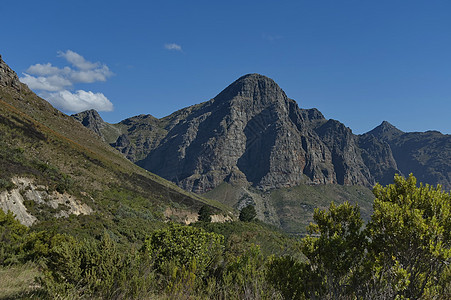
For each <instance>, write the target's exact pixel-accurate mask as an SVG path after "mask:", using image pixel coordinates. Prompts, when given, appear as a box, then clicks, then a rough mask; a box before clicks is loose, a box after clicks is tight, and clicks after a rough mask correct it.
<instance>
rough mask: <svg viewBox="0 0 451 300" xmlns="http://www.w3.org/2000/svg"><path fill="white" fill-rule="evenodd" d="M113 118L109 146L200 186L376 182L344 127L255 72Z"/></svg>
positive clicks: (175, 179)
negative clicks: (213, 91)
mask: <svg viewBox="0 0 451 300" xmlns="http://www.w3.org/2000/svg"><path fill="white" fill-rule="evenodd" d="M82 114H86V113H82ZM75 117H77V118H79V116H75ZM110 125H112V126H114V127H115V128H118V129H119V130H120V132H121V134H120V135H118V137H117V140H116V141H112V140H110V141H109V142H110V144H111V145H112V146H114V147H116V148H117V149H119V150H120V151H121V152H123V153H124V154H125V155H126V156H127V157H128V158H129V159H131V160H133V161H135V162H136V163H137V164H138V165H140V166H142V167H144V168H145V169H148V170H150V171H152V172H154V173H156V174H158V175H160V176H162V177H164V178H166V179H168V180H171V181H173V182H175V183H177V184H178V185H179V186H180V187H182V188H184V189H186V190H190V191H195V192H198V193H201V192H206V191H208V190H211V189H213V188H215V187H216V186H218V185H219V184H221V183H222V182H224V181H227V182H231V183H243V184H246V183H250V184H251V185H253V186H255V187H258V188H261V189H271V188H277V187H284V186H295V185H298V184H301V183H313V184H329V183H339V184H362V185H366V186H371V185H372V184H373V183H374V180H373V178H372V177H371V175H370V173H369V170H368V168H367V166H366V165H365V164H364V162H363V160H362V158H361V155H360V152H359V149H358V147H356V143H357V140H356V137H355V136H354V135H353V134H352V132H351V130H350V129H349V128H347V127H345V126H344V125H343V124H341V123H339V122H338V121H333V120H329V121H327V120H326V119H325V118H324V117H323V115H322V114H321V113H320V112H319V111H317V110H316V109H310V110H305V109H300V108H299V107H298V105H297V104H296V102H295V101H294V100H291V99H289V98H288V97H287V96H286V94H285V93H284V92H283V90H282V89H281V88H280V87H279V86H278V85H277V84H276V83H275V82H274V81H273V80H272V79H270V78H268V77H265V76H262V75H259V74H249V75H245V76H243V77H241V78H239V79H238V80H237V81H235V82H234V83H232V84H231V85H230V86H228V87H227V88H226V89H225V90H224V91H222V92H221V93H220V94H218V95H217V96H216V97H215V98H213V99H211V100H210V101H207V102H204V103H201V104H198V105H194V106H191V107H188V108H185V109H182V110H180V111H177V112H175V113H173V114H171V115H170V116H167V117H165V118H162V119H155V118H153V117H151V116H150V115H141V116H137V117H134V118H130V119H126V120H124V121H122V122H120V123H118V124H110ZM100 131H101V132H102V135H103V136H106V135H107V133H106V130H103V131H102V130H100ZM136 153H139V154H138V155H136ZM139 157H142V159H139Z"/></svg>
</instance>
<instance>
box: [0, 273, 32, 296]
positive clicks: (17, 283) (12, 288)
mask: <svg viewBox="0 0 451 300" xmlns="http://www.w3.org/2000/svg"><path fill="white" fill-rule="evenodd" d="M39 274H40V273H39V270H38V268H37V267H36V266H35V265H33V264H25V265H22V266H10V267H0V299H1V300H6V299H20V298H22V299H23V298H29V296H32V294H33V293H34V292H35V291H36V290H37V289H38V285H37V284H36V282H35V278H36V277H37V276H39Z"/></svg>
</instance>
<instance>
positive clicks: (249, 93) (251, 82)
mask: <svg viewBox="0 0 451 300" xmlns="http://www.w3.org/2000/svg"><path fill="white" fill-rule="evenodd" d="M235 97H241V98H248V99H252V100H254V101H264V102H276V101H279V100H281V99H284V100H286V99H287V96H286V94H285V92H284V91H283V90H282V89H281V88H280V86H279V85H278V84H277V83H276V82H275V81H274V80H272V79H271V78H269V77H267V76H264V75H261V74H257V73H252V74H246V75H244V76H241V77H240V78H238V79H237V80H235V81H234V82H233V83H232V84H230V85H229V86H228V87H227V88H225V89H224V90H223V91H222V92H221V93H219V95H217V96H216V97H215V99H217V100H220V101H227V100H231V99H233V98H235Z"/></svg>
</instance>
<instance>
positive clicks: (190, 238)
mask: <svg viewBox="0 0 451 300" xmlns="http://www.w3.org/2000/svg"><path fill="white" fill-rule="evenodd" d="M223 241H224V237H223V236H222V235H219V234H216V233H210V232H206V231H205V230H204V229H202V228H198V227H192V226H182V225H179V224H170V225H169V226H168V227H167V228H164V229H161V230H157V231H155V232H154V233H152V235H151V236H150V237H149V238H148V239H146V241H145V246H146V250H147V251H148V253H149V255H150V259H151V260H152V261H153V264H154V267H155V270H156V271H157V272H158V273H159V274H160V276H161V281H162V285H163V286H165V288H166V292H167V293H169V294H172V296H173V297H177V296H178V295H179V294H181V293H182V294H184V295H190V294H192V293H194V291H195V289H196V287H197V286H198V285H200V284H202V280H203V279H204V278H206V277H207V275H208V274H211V273H212V272H213V271H214V269H215V267H216V264H217V262H218V260H219V258H220V256H221V254H222V251H223Z"/></svg>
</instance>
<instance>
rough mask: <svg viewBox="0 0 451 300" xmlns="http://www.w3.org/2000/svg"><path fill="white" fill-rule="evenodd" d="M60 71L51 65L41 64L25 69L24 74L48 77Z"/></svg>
mask: <svg viewBox="0 0 451 300" xmlns="http://www.w3.org/2000/svg"><path fill="white" fill-rule="evenodd" d="M60 71H61V70H60V69H59V68H57V67H54V66H52V64H51V63H46V64H45V65H41V64H35V65H32V66H30V67H29V68H28V69H27V71H26V72H27V73H30V74H33V75H41V76H48V75H54V74H58V73H60Z"/></svg>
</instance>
